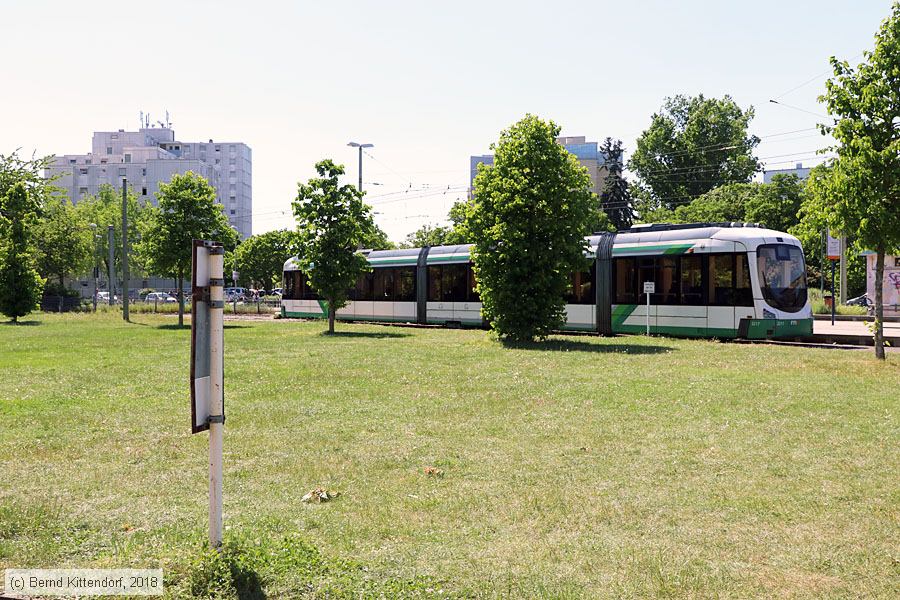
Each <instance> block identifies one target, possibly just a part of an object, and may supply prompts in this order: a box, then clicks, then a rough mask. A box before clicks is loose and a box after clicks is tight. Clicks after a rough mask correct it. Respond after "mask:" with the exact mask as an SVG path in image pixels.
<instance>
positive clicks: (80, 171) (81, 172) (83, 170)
mask: <svg viewBox="0 0 900 600" xmlns="http://www.w3.org/2000/svg"><path fill="white" fill-rule="evenodd" d="M78 172H79V173H80V174H82V175H87V169H78Z"/></svg>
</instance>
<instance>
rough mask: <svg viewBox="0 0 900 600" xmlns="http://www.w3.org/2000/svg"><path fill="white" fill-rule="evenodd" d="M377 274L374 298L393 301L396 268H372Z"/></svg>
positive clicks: (375, 274) (374, 273)
mask: <svg viewBox="0 0 900 600" xmlns="http://www.w3.org/2000/svg"><path fill="white" fill-rule="evenodd" d="M372 273H373V275H374V276H375V282H374V293H373V299H374V300H380V301H382V302H391V301H392V300H393V299H394V269H391V268H381V269H372Z"/></svg>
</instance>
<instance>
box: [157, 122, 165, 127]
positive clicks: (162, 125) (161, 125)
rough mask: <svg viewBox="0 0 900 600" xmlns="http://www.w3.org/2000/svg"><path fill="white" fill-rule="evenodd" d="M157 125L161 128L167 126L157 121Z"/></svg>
mask: <svg viewBox="0 0 900 600" xmlns="http://www.w3.org/2000/svg"><path fill="white" fill-rule="evenodd" d="M157 123H159V126H160V127H162V128H165V126H166V124H165V123H163V122H162V121H157Z"/></svg>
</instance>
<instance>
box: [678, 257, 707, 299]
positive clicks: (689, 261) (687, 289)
mask: <svg viewBox="0 0 900 600" xmlns="http://www.w3.org/2000/svg"><path fill="white" fill-rule="evenodd" d="M681 304H682V305H684V306H699V305H701V304H703V257H702V256H697V255H686V256H682V257H681Z"/></svg>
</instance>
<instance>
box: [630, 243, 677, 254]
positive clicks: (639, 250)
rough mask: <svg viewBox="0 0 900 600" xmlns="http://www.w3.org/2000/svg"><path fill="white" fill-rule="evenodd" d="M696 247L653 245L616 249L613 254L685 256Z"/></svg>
mask: <svg viewBox="0 0 900 600" xmlns="http://www.w3.org/2000/svg"><path fill="white" fill-rule="evenodd" d="M693 247H694V244H693V243H690V244H653V245H649V246H625V247H622V246H619V247H618V248H616V247H614V248H613V251H612V253H613V254H660V253H662V254H684V253H685V252H687V251H688V250H690V249H691V248H693Z"/></svg>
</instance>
